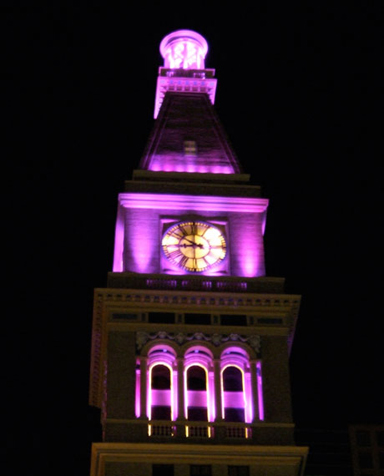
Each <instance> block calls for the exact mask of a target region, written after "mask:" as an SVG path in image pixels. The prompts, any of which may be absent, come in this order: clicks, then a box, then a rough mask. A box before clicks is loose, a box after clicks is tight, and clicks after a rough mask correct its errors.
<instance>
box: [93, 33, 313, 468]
mask: <svg viewBox="0 0 384 476" xmlns="http://www.w3.org/2000/svg"><path fill="white" fill-rule="evenodd" d="M207 51H208V45H207V42H206V40H205V39H204V38H203V37H202V36H201V35H199V34H198V33H196V32H194V31H190V30H179V31H175V32H173V33H170V34H169V35H167V36H166V37H165V38H164V39H163V40H162V42H161V44H160V52H161V55H162V56H163V58H164V66H162V67H160V68H159V75H158V79H157V89H156V99H155V108H154V117H155V123H154V127H153V130H152V132H151V134H150V136H149V140H148V143H147V146H146V149H145V151H144V153H143V156H142V158H141V161H140V163H139V166H138V168H137V170H135V171H134V172H133V176H132V179H131V180H129V181H126V182H125V187H124V192H122V193H121V194H120V195H119V197H118V210H117V220H116V230H115V246H114V260H113V270H112V272H110V273H109V274H108V279H107V287H106V288H103V289H96V290H95V293H94V316H93V331H92V358H91V375H90V404H91V405H93V406H96V407H99V408H100V409H101V423H102V428H103V441H102V442H97V443H94V444H93V445H92V458H91V476H104V475H106V476H121V475H126V474H130V475H132V476H159V475H167V476H189V475H191V476H197V475H205V476H223V475H228V476H257V475H265V476H269V475H270V476H272V475H273V476H275V475H278V476H293V475H297V476H298V475H303V472H304V466H305V460H306V456H307V452H308V448H306V447H299V446H296V445H295V442H294V423H293V421H292V412H291V393H290V382H289V365H288V363H289V353H290V348H291V345H292V340H293V335H294V328H295V323H296V319H297V315H298V310H299V305H300V296H298V295H290V294H286V293H285V292H284V279H283V278H274V277H267V276H266V275H265V264H264V244H263V235H264V229H265V224H266V213H267V207H268V200H267V199H266V198H263V197H262V196H261V190H260V187H258V186H255V185H252V184H251V183H250V176H249V175H248V174H246V173H244V172H243V170H242V167H241V165H240V162H239V161H238V159H237V157H236V154H235V152H234V151H233V150H232V147H231V145H230V143H229V142H228V140H227V137H226V134H225V131H224V130H223V127H222V125H221V123H220V121H219V119H218V117H217V115H216V112H215V110H214V106H213V105H214V102H215V92H216V84H217V80H216V79H215V70H213V69H207V68H206V67H205V56H206V54H207Z"/></svg>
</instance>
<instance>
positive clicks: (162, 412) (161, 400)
mask: <svg viewBox="0 0 384 476" xmlns="http://www.w3.org/2000/svg"><path fill="white" fill-rule="evenodd" d="M171 375H172V371H171V369H170V368H169V367H168V366H167V365H163V364H155V365H154V366H153V367H152V368H151V372H150V383H151V406H150V420H172V394H171Z"/></svg>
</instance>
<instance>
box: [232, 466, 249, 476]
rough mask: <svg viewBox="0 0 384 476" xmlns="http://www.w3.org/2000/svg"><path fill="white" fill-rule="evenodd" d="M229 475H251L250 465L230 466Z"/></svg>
mask: <svg viewBox="0 0 384 476" xmlns="http://www.w3.org/2000/svg"><path fill="white" fill-rule="evenodd" d="M228 476H249V467H248V466H228Z"/></svg>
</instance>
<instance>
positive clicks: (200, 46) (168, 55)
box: [160, 30, 208, 69]
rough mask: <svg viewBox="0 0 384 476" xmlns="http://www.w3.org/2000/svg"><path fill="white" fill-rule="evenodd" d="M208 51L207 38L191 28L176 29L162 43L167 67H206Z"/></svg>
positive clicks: (161, 51)
mask: <svg viewBox="0 0 384 476" xmlns="http://www.w3.org/2000/svg"><path fill="white" fill-rule="evenodd" d="M207 52H208V44H207V42H206V41H205V39H204V38H203V37H202V36H201V35H199V33H196V32H195V31H191V30H178V31H174V32H173V33H170V34H169V35H167V36H166V37H165V38H164V39H163V40H162V42H161V43H160V53H161V56H162V57H163V58H164V67H165V68H171V69H178V68H182V69H204V58H205V55H206V54H207Z"/></svg>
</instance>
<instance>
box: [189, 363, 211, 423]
mask: <svg viewBox="0 0 384 476" xmlns="http://www.w3.org/2000/svg"><path fill="white" fill-rule="evenodd" d="M186 387H187V399H186V406H187V419H188V420H190V421H207V420H208V405H207V403H208V401H207V371H206V369H205V368H203V367H201V366H200V365H191V366H190V367H188V369H187V371H186Z"/></svg>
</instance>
